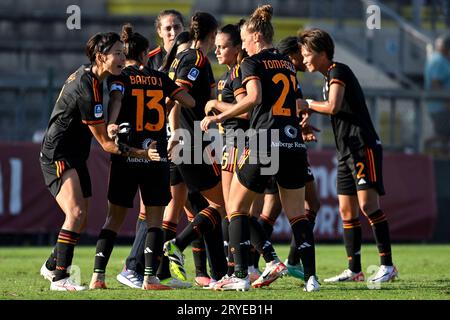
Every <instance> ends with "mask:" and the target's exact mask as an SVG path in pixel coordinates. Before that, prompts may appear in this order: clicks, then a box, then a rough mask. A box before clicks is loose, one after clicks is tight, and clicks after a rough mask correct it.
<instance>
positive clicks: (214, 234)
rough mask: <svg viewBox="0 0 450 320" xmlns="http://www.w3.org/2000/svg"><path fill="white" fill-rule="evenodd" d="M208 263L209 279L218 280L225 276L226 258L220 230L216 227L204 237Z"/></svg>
mask: <svg viewBox="0 0 450 320" xmlns="http://www.w3.org/2000/svg"><path fill="white" fill-rule="evenodd" d="M204 238H205V243H206V250H207V253H208V261H209V265H210V267H211V269H210V271H211V277H212V278H213V279H215V280H220V279H222V277H223V276H224V275H226V274H227V257H226V256H225V252H224V251H223V250H222V248H223V236H222V228H221V226H220V225H216V226H215V228H214V229H213V230H211V231H210V232H208V233H205V235H204Z"/></svg>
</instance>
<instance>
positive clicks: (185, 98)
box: [171, 87, 195, 108]
mask: <svg viewBox="0 0 450 320" xmlns="http://www.w3.org/2000/svg"><path fill="white" fill-rule="evenodd" d="M179 89H180V90H177V91H176V92H175V93H174V94H172V96H171V99H172V100H176V101H178V102H179V103H180V104H182V105H183V106H184V107H186V108H194V107H195V100H194V98H192V96H191V95H190V94H189V93H188V92H187V91H186V89H185V88H183V87H180V88H179Z"/></svg>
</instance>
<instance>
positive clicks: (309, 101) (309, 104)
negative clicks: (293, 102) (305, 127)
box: [305, 99, 314, 109]
mask: <svg viewBox="0 0 450 320" xmlns="http://www.w3.org/2000/svg"><path fill="white" fill-rule="evenodd" d="M305 101H306V103H308V109H309V108H310V107H311V102H313V101H314V100H313V99H306V100H305Z"/></svg>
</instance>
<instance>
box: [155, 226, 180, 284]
mask: <svg viewBox="0 0 450 320" xmlns="http://www.w3.org/2000/svg"><path fill="white" fill-rule="evenodd" d="M176 226H177V225H176V224H175V223H172V222H169V221H163V234H164V242H166V241H169V240H172V239H173V238H175V237H176V235H177V227H176ZM157 275H158V278H159V279H160V280H163V279H167V278H170V276H171V275H170V268H169V258H167V257H166V256H164V255H163V256H162V258H161V262H160V264H159V267H158V271H157Z"/></svg>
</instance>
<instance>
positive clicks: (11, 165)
mask: <svg viewBox="0 0 450 320" xmlns="http://www.w3.org/2000/svg"><path fill="white" fill-rule="evenodd" d="M309 160H310V163H311V165H312V170H313V172H314V176H315V179H316V187H317V191H318V193H319V198H320V201H321V209H320V211H319V213H318V215H317V221H316V226H315V229H314V231H315V235H316V238H317V239H318V240H320V239H324V240H325V239H326V240H334V239H341V238H342V226H341V221H340V218H339V209H338V203H337V195H336V158H335V152H334V151H327V150H325V151H311V152H310V153H309ZM88 165H89V169H90V175H91V181H92V190H93V197H92V198H91V200H90V207H89V216H88V225H87V228H86V230H85V232H86V233H88V234H90V235H94V236H95V235H97V234H98V233H99V231H100V229H101V227H102V225H103V223H104V221H105V217H106V208H107V199H106V193H107V181H108V171H109V156H108V154H106V153H105V152H104V151H102V150H101V149H99V148H97V147H93V148H92V151H91V156H90V158H89V162H88ZM383 166H384V167H383V176H384V183H385V189H386V196H383V197H382V198H381V207H382V209H383V210H384V211H385V213H386V216H387V217H388V220H389V224H390V230H391V238H392V239H393V240H397V241H402V240H403V241H410V240H412V241H421V240H427V239H430V238H431V237H432V235H433V231H434V226H435V223H436V218H437V206H436V199H435V181H434V174H433V163H432V160H431V158H429V157H427V156H423V155H406V154H389V153H385V156H384V161H383ZM150 179H151V177H150ZM137 210H138V208H137V206H135V208H134V209H132V210H130V212H129V214H128V216H127V218H126V221H125V224H124V226H123V227H122V230H121V232H120V234H121V235H133V234H134V232H135V223H136V218H137ZM63 220H64V215H63V213H62V212H61V210H60V209H59V207H58V206H57V204H56V201H55V200H54V199H53V197H52V196H51V195H50V193H49V191H48V190H47V188H46V187H45V185H44V180H43V177H42V173H41V169H40V166H39V145H36V144H31V143H29V144H28V143H17V144H14V143H1V144H0V233H39V232H58V231H59V229H60V227H61V225H62V222H63ZM361 222H362V225H363V237H364V238H365V239H372V232H371V230H370V228H369V226H368V224H367V221H366V219H365V218H364V217H361ZM180 227H181V225H180ZM273 238H274V239H275V240H287V239H289V238H290V226H289V222H288V221H287V219H286V218H285V216H284V215H282V216H280V218H279V219H278V220H277V223H276V224H275V227H274V234H273Z"/></svg>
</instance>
